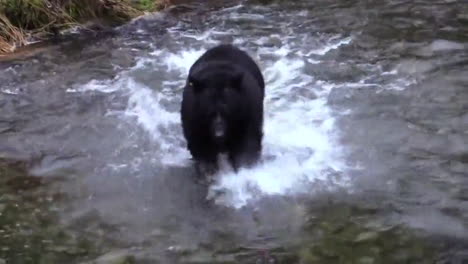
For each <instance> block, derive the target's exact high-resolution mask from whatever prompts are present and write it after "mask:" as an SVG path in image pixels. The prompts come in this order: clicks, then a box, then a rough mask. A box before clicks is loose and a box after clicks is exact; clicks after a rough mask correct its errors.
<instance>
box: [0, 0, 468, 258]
mask: <svg viewBox="0 0 468 264" xmlns="http://www.w3.org/2000/svg"><path fill="white" fill-rule="evenodd" d="M260 2H261V1H260ZM260 2H254V1H242V2H238V1H218V2H216V3H198V2H197V1H194V2H190V3H189V4H185V5H180V6H175V7H173V8H171V9H169V10H168V11H166V12H164V13H161V14H156V15H149V16H147V17H143V18H141V19H138V20H136V21H133V22H131V23H129V24H127V25H124V26H122V27H120V28H118V29H116V30H115V31H114V32H111V33H108V34H105V35H103V36H98V37H95V38H91V39H87V40H75V41H74V40H69V41H64V42H62V43H60V44H55V45H50V46H48V47H47V49H45V50H44V51H42V52H40V53H38V54H35V55H34V56H32V57H30V58H27V59H17V60H13V61H6V62H2V63H1V64H0V68H1V70H2V74H1V75H0V81H1V83H2V84H1V86H0V107H1V113H0V133H1V137H0V157H1V158H3V159H19V160H22V161H25V162H26V165H24V166H25V167H26V168H27V169H28V171H27V173H28V174H30V175H32V176H33V177H34V179H37V178H39V179H41V183H40V184H38V186H37V190H36V189H34V190H35V191H34V192H33V191H30V192H28V190H29V189H28V190H26V191H25V192H18V191H17V189H18V187H14V186H16V185H12V186H13V187H11V188H9V189H5V190H3V192H5V193H7V194H10V193H13V194H12V195H13V196H12V197H13V198H14V199H13V198H12V197H10V196H8V197H10V198H11V199H10V198H8V199H7V198H5V200H1V199H0V201H2V203H4V204H6V205H9V204H10V203H12V201H20V203H19V206H20V207H21V206H24V208H30V207H34V206H35V204H34V203H32V204H31V201H29V200H27V202H26V201H25V197H29V196H32V197H33V198H32V199H33V200H34V197H36V198H37V197H46V198H45V200H46V201H47V202H46V203H45V205H44V203H41V204H40V207H41V208H42V207H45V208H47V210H46V209H44V210H46V211H47V212H49V211H50V213H48V214H46V215H45V216H44V217H50V218H51V219H53V220H50V221H51V222H52V224H50V225H52V226H54V227H55V228H57V229H59V230H60V232H63V233H66V234H67V235H69V236H71V237H72V238H73V239H71V240H70V241H72V242H67V243H72V244H73V243H74V244H73V245H74V246H73V248H75V247H76V245H75V244H78V245H79V246H78V248H80V250H78V251H77V250H74V251H73V252H72V253H73V254H72V253H70V252H69V251H70V250H63V249H62V250H57V246H60V243H62V242H60V241H61V240H60V239H59V238H61V236H57V237H58V238H57V240H55V238H54V239H53V240H52V241H53V242H52V244H55V245H53V246H47V245H45V244H44V243H45V242H37V243H39V244H33V245H41V246H40V248H41V249H43V251H40V252H42V253H39V254H36V253H34V254H36V255H34V254H33V253H32V252H33V250H29V248H30V247H31V246H28V248H26V249H24V250H23V249H21V250H19V249H17V248H15V247H22V246H23V245H22V244H21V243H23V240H21V239H18V241H19V242H18V243H17V244H14V246H13V248H14V249H11V246H10V247H8V246H7V248H6V249H5V250H3V249H2V251H1V252H3V253H0V257H4V258H5V259H7V260H9V261H11V262H12V263H26V262H28V261H29V263H37V261H38V259H41V261H47V260H49V262H50V261H51V260H50V259H53V260H55V261H59V259H60V258H58V257H57V258H55V259H54V257H55V255H57V254H62V255H63V254H65V255H67V256H66V257H64V259H67V260H68V261H72V262H80V261H86V260H92V259H94V258H97V257H98V256H99V255H102V254H105V253H108V252H110V253H109V254H110V256H111V258H117V259H118V260H119V258H121V257H122V256H121V255H123V256H132V258H129V259H128V261H130V262H129V263H131V261H135V262H136V263H267V262H266V261H268V260H271V259H273V258H276V262H275V263H324V261H325V262H327V263H350V262H352V263H387V262H388V263H396V262H395V261H397V262H398V261H407V262H409V263H434V262H435V261H438V262H439V263H454V262H453V261H456V260H459V259H463V258H464V257H465V255H467V254H466V252H465V249H466V247H465V246H466V245H468V243H467V234H468V230H467V228H468V226H467V225H468V213H467V212H468V211H467V209H468V208H467V207H468V203H467V197H468V187H467V186H468V182H467V177H466V176H467V173H468V163H467V162H468V114H467V113H468V92H467V90H466V87H468V86H467V85H468V78H467V77H466V74H465V73H466V72H467V71H468V18H467V17H466V13H467V12H468V5H466V3H464V2H463V1H395V0H391V1H390V0H387V1H380V2H379V3H377V2H369V1H355V2H349V1H313V2H309V1H295V2H294V3H289V2H288V1H278V2H274V1H273V2H269V1H267V3H260ZM221 42H227V43H234V44H236V45H238V46H239V47H241V48H243V49H244V50H246V51H247V52H248V53H249V54H251V56H252V57H254V59H255V60H256V61H257V62H258V64H259V66H260V68H261V69H262V72H263V74H264V77H265V80H266V100H265V128H264V130H265V138H264V151H263V160H262V162H261V164H258V166H256V167H254V168H252V169H245V170H241V171H240V172H239V173H237V174H235V173H233V172H232V171H231V170H230V169H229V167H227V166H225V168H224V170H223V171H222V172H221V173H220V174H219V175H218V178H217V179H218V181H217V182H216V183H215V184H213V185H211V186H209V187H204V186H201V185H198V184H196V183H195V181H194V171H193V168H192V166H191V165H192V164H191V161H190V155H189V153H188V152H187V150H186V149H185V141H184V140H183V137H182V132H181V128H180V117H179V112H178V111H179V105H180V100H181V92H182V87H183V85H184V82H185V77H186V74H187V72H188V69H189V67H190V66H191V64H192V63H193V62H194V61H195V60H196V59H197V58H198V56H200V55H201V54H202V53H203V52H204V51H205V50H206V49H208V48H209V47H211V46H213V45H215V44H218V43H221ZM6 174H8V173H6ZM8 186H10V185H8ZM25 193H27V195H26V194H25ZM15 199H16V200H15ZM37 199H39V198H37ZM41 201H42V200H41ZM38 206H39V205H38ZM7 208H9V207H7ZM51 208H52V209H53V210H51ZM0 209H1V207H0ZM25 210H26V209H25ZM28 210H29V209H28ZM28 210H26V213H24V214H25V215H26V216H27V215H28V214H29V211H28ZM8 212H10V211H8ZM11 212H12V213H11V220H12V221H13V222H14V220H15V219H14V217H15V215H16V214H18V215H20V216H21V217H22V216H23V214H19V213H17V212H16V211H11ZM15 212H16V213H15ZM5 215H6V214H3V216H5ZM18 217H19V216H18ZM26 219H27V217H26ZM25 221H26V222H27V221H28V220H25ZM5 222H6V223H9V222H8V221H6V220H5ZM46 226H48V225H46ZM44 228H45V227H44V225H41V224H38V225H31V227H30V229H28V230H30V231H31V232H33V233H37V234H43V233H44V234H45V235H44V236H46V235H47V234H48V232H49V231H47V230H48V229H47V230H45V231H44ZM2 230H10V231H7V235H8V236H9V237H11V236H13V237H15V235H16V234H15V232H20V230H22V229H21V228H17V229H6V228H5V229H2ZM2 233H4V232H2ZM0 236H1V233H0ZM38 236H39V237H40V236H41V235H38ZM81 237H85V238H86V239H87V240H89V241H87V242H86V243H84V242H77V241H80V239H81ZM5 241H6V240H5ZM8 241H9V240H8ZM15 243H16V242H15ZM362 243H364V244H363V245H361V244H362ZM365 243H370V244H365ZM393 243H395V244H393ZM49 244H50V243H49ZM67 245H68V244H67ZM83 245H84V246H83ZM37 247H39V246H32V248H33V249H34V250H37ZM70 247H71V246H70ZM83 247H84V248H85V249H83ZM360 247H362V248H360ZM375 248H377V249H375ZM350 249H351V252H350V251H349V250H350ZM432 249H436V250H432ZM117 250H123V251H117ZM264 250H266V251H265V252H267V255H270V256H269V257H268V256H265V255H264V254H263V253H259V251H260V252H264ZM353 250H354V251H353ZM34 252H35V251H34ZM46 252H47V253H46ZM64 252H65V253H64ZM77 252H78V253H77ZM122 252H123V253H122ZM428 252H430V254H429V253H428ZM262 254H263V255H262ZM44 256H46V258H45V260H44ZM26 257H28V258H29V259H27V258H26ZM104 257H106V255H105V256H104ZM101 260H102V258H101ZM35 261H36V262H35ZM60 261H62V260H60ZM259 261H260V262H259ZM261 261H264V262H261ZM385 261H387V262H385ZM444 261H449V262H444ZM450 261H452V262H450ZM43 263H47V262H43ZM105 263H107V262H105Z"/></svg>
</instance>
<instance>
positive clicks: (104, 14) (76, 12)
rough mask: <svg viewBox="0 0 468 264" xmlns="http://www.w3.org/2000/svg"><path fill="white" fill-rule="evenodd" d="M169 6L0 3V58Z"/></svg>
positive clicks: (126, 0) (136, 0)
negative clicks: (52, 40)
mask: <svg viewBox="0 0 468 264" xmlns="http://www.w3.org/2000/svg"><path fill="white" fill-rule="evenodd" d="M169 4H170V1H169V0H102V1H94V0H71V1H69V0H59V1H49V0H4V1H0V56H1V55H5V54H8V53H12V52H15V51H16V50H17V49H18V48H20V47H24V46H27V45H28V44H31V43H35V42H38V41H43V40H48V39H51V38H54V37H57V36H59V35H61V34H63V33H64V32H67V31H70V30H83V31H99V30H100V29H102V28H106V27H109V26H115V25H121V24H123V23H125V22H127V21H129V20H131V19H133V18H135V17H138V16H141V15H143V14H144V13H145V12H154V11H158V10H161V9H163V8H165V7H167V6H168V5H169Z"/></svg>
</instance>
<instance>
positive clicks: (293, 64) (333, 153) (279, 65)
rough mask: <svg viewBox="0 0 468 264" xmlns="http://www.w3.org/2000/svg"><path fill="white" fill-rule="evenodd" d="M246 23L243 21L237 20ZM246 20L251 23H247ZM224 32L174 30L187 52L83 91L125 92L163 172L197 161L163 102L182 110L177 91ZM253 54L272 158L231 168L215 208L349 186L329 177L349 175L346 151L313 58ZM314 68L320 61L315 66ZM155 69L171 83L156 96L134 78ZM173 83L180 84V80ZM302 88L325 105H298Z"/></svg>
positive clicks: (331, 44) (284, 51) (290, 51)
mask: <svg viewBox="0 0 468 264" xmlns="http://www.w3.org/2000/svg"><path fill="white" fill-rule="evenodd" d="M239 17H242V16H237V18H239ZM243 18H244V17H243ZM245 19H252V17H251V16H247V17H245ZM253 19H256V17H254V18H253ZM219 31H220V30H218V29H211V30H208V31H206V32H201V33H199V34H198V35H197V34H195V33H193V32H189V33H183V32H180V31H177V30H169V34H172V35H173V37H174V41H176V44H177V45H179V46H181V47H180V49H179V50H177V51H174V49H173V48H172V47H171V49H170V50H167V49H158V50H157V51H154V52H152V53H150V54H149V56H150V57H146V58H141V59H140V60H139V62H138V63H137V65H136V66H135V67H133V68H132V69H130V70H129V71H128V72H126V73H125V72H124V73H121V74H120V75H119V76H118V77H117V78H116V80H114V81H113V82H107V83H103V82H91V83H89V84H88V85H85V86H84V90H101V91H103V92H112V91H116V90H119V89H120V90H125V91H126V93H127V95H128V107H127V109H126V111H125V112H124V113H123V116H124V117H126V118H130V119H131V120H134V121H135V122H136V123H137V124H139V125H140V126H141V127H142V128H144V129H145V130H146V131H147V132H148V133H149V134H151V135H152V136H153V137H152V138H153V140H154V141H155V142H156V143H158V144H160V147H161V153H162V154H163V156H162V160H161V162H162V163H163V164H164V165H167V164H184V162H185V161H187V160H188V159H189V158H190V155H189V153H188V151H187V150H186V149H185V140H184V139H183V136H182V133H181V130H179V131H175V130H174V127H175V126H177V127H180V116H179V113H178V112H171V111H169V110H168V109H166V107H165V106H164V104H163V103H162V101H163V100H169V101H170V102H172V103H173V104H175V103H177V104H179V103H180V97H181V90H178V91H179V92H175V91H174V90H175V89H176V88H177V87H178V86H180V88H181V87H182V85H183V83H184V82H185V78H186V75H187V73H188V70H189V68H190V67H191V66H192V64H193V63H194V62H195V60H196V59H197V58H198V57H199V56H200V55H202V54H203V52H205V50H206V49H207V48H209V47H210V46H212V44H213V43H217V41H216V40H214V39H215V38H213V36H214V35H216V34H219ZM286 37H287V36H285V37H284V38H282V41H284V40H285V39H286ZM184 38H185V39H184ZM180 39H182V40H186V39H197V40H203V47H201V48H198V49H196V48H189V47H184V46H183V45H180V43H179V41H182V40H180ZM206 40H210V41H208V42H206ZM261 41H266V40H261ZM261 41H260V42H261ZM350 41H351V40H350V38H344V39H338V40H336V39H334V40H330V41H328V42H326V44H324V46H323V47H318V48H317V49H315V50H313V51H311V54H318V55H323V54H325V53H327V52H328V51H330V50H332V49H337V48H339V47H340V46H341V45H346V44H347V43H350ZM253 42H254V39H245V40H243V39H240V40H238V41H237V42H236V43H238V44H239V45H240V46H241V47H243V43H253ZM260 42H258V43H260ZM258 43H257V44H258ZM304 52H309V51H308V50H307V51H304ZM250 54H252V55H254V56H255V57H256V59H257V62H259V64H260V66H261V68H262V69H263V73H264V76H265V81H266V98H265V127H264V132H265V137H264V142H263V146H264V147H263V157H271V158H269V159H267V158H264V160H263V161H262V162H261V163H260V164H258V165H257V166H255V167H253V168H250V169H241V170H240V171H239V172H238V173H237V174H235V173H234V172H232V171H231V170H229V169H227V168H225V170H223V171H222V172H221V173H220V174H219V175H218V176H219V178H218V181H217V182H216V183H215V184H214V185H213V186H212V187H211V189H210V192H211V193H215V192H218V191H223V192H224V195H222V196H217V197H216V198H215V199H216V201H217V202H218V203H223V204H226V205H229V206H233V207H236V208H239V207H242V206H244V205H246V204H247V203H249V202H251V201H255V199H256V198H258V197H262V196H264V195H294V194H297V193H311V192H313V190H311V189H310V188H308V187H307V186H308V184H310V183H314V182H317V181H318V182H323V183H327V184H329V183H331V185H330V186H333V184H338V185H341V186H344V185H346V184H348V183H349V179H346V178H345V177H343V178H342V179H341V180H339V181H337V180H336V179H334V178H333V177H332V176H331V174H330V171H332V172H333V171H335V172H336V171H338V172H339V171H343V170H344V169H345V165H344V162H343V159H342V157H341V153H342V151H341V148H340V146H339V144H338V143H337V141H336V139H335V136H336V128H335V126H334V123H335V121H334V119H333V117H332V114H331V110H330V109H329V108H328V106H327V104H326V100H327V96H328V94H329V92H330V90H331V89H330V87H328V88H327V87H325V86H323V83H321V82H318V81H316V80H314V78H313V76H309V75H307V74H305V73H304V67H305V65H306V63H305V61H306V60H307V59H308V58H304V57H303V56H301V52H298V50H297V47H295V48H292V47H290V46H288V45H287V44H286V43H283V45H281V48H279V49H277V48H259V49H258V50H257V51H255V52H254V51H250ZM260 54H268V55H274V56H275V57H276V58H275V60H274V61H273V60H267V61H260V60H259V55H260ZM314 62H318V61H316V60H315V59H314ZM149 68H151V71H158V72H160V73H163V74H162V75H161V76H171V77H167V78H166V79H164V78H163V77H162V79H161V80H160V83H157V84H155V87H156V88H154V89H150V88H149V87H147V86H145V85H144V84H142V83H138V82H137V81H135V80H134V79H133V78H132V72H134V71H139V70H142V69H143V70H144V69H149ZM173 76H179V77H178V78H176V79H174V77H173ZM297 88H300V89H305V90H309V91H310V92H312V93H315V94H316V95H317V96H318V98H317V99H304V98H302V99H301V98H300V97H294V93H296V91H294V90H295V89H297ZM168 131H170V133H167V132H168Z"/></svg>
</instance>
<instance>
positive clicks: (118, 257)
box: [91, 250, 135, 264]
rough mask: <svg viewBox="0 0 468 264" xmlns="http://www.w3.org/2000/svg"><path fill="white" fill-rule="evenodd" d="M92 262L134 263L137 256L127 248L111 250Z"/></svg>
mask: <svg viewBox="0 0 468 264" xmlns="http://www.w3.org/2000/svg"><path fill="white" fill-rule="evenodd" d="M91 263H92V264H133V263H135V258H134V257H133V256H131V255H130V254H129V252H128V251H126V250H117V251H112V252H109V253H107V254H105V255H103V256H101V257H99V258H97V259H96V260H94V261H93V262H91Z"/></svg>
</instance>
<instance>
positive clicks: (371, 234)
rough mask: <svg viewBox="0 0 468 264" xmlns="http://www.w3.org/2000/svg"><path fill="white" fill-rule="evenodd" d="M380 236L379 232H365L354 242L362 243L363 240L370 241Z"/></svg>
mask: <svg viewBox="0 0 468 264" xmlns="http://www.w3.org/2000/svg"><path fill="white" fill-rule="evenodd" d="M377 237H378V234H377V233H376V232H364V233H360V234H359V235H358V236H357V237H356V239H355V240H354V242H356V243H361V242H370V241H374V240H376V239H377Z"/></svg>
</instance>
